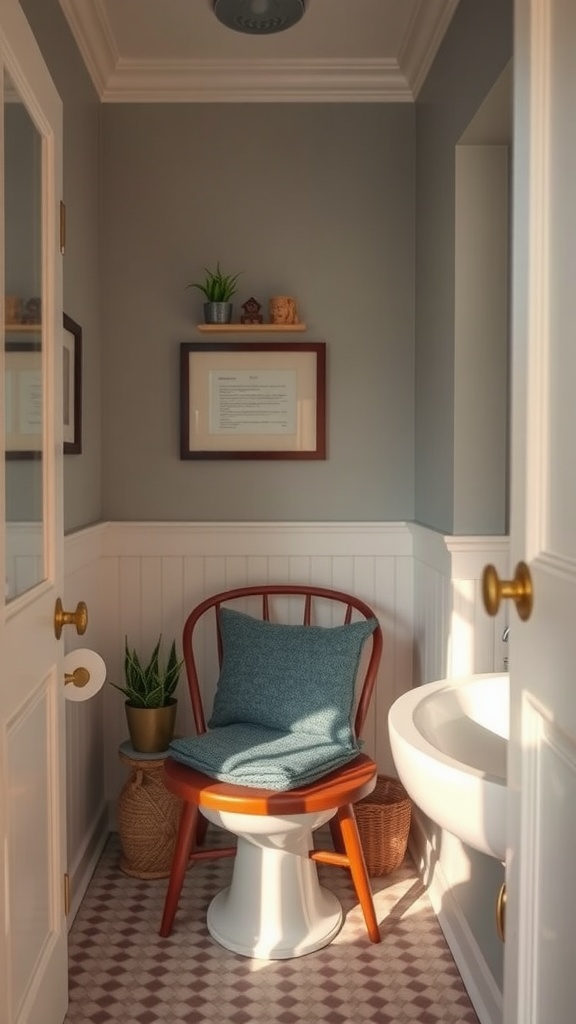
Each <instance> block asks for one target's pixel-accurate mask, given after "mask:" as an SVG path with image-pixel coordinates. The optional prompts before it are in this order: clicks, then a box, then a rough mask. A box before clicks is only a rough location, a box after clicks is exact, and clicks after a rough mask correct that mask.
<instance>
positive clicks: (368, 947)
mask: <svg viewBox="0 0 576 1024" xmlns="http://www.w3.org/2000/svg"><path fill="white" fill-rule="evenodd" d="M119 858H120V846H119V839H118V835H117V834H116V833H113V834H112V835H111V836H110V838H109V840H108V843H107V845H106V848H105V850H104V853H103V855H102V858H101V860H100V863H99V864H98V867H97V869H96V872H95V874H94V876H93V878H92V881H91V883H90V886H89V888H88V891H87V893H86V896H85V898H84V900H83V903H82V906H81V907H80V910H79V911H78V914H77V916H76V919H75V921H74V924H73V926H72V929H71V931H70V937H69V960H70V964H69V976H70V1004H69V1009H68V1014H67V1016H66V1020H65V1024H108V1022H111V1021H115V1022H117V1024H159V1022H166V1024H180V1022H182V1024H260V1022H262V1024H301V1022H306V1024H317V1022H321V1021H326V1022H327V1024H328V1022H329V1024H352V1022H353V1024H437V1022H440V1021H441V1022H443V1024H478V1018H477V1016H476V1014H475V1012H474V1009H473V1007H472V1005H471V1003H470V1000H469V998H468V995H467V993H466V990H465V988H464V986H463V984H462V980H461V978H460V975H459V974H458V971H457V969H456V966H455V964H454V961H453V959H452V955H451V953H450V950H449V949H448V946H447V945H446V942H445V939H444V936H443V935H442V932H441V930H440V927H439V925H438V923H437V920H436V917H435V915H434V912H433V910H432V908H431V906H430V903H429V901H428V897H427V895H426V893H425V890H424V887H423V886H422V883H421V882H420V880H419V878H418V876H417V874H416V871H415V869H414V866H413V864H412V862H411V861H410V860H409V858H406V860H405V862H404V864H403V865H402V867H401V868H400V869H399V870H398V871H396V872H394V873H393V874H392V875H389V876H387V877H384V878H375V879H373V880H372V885H373V890H374V895H375V905H376V913H377V917H378V920H379V922H380V925H381V932H382V942H381V943H380V944H378V945H373V944H372V943H370V942H369V940H368V937H367V935H366V931H365V927H364V921H363V918H362V912H361V910H360V908H359V906H358V905H357V902H356V898H355V894H354V890H353V888H352V884H351V882H350V878H349V875H348V872H346V871H344V870H342V869H338V868H326V867H324V866H322V865H321V866H320V867H319V874H320V877H321V881H322V884H323V885H325V886H326V888H328V889H331V890H332V891H333V892H334V893H335V894H336V896H337V897H338V899H339V900H340V902H341V903H342V906H343V908H344V912H345V922H344V925H343V927H342V929H341V931H340V932H339V934H338V935H337V936H336V938H335V939H334V940H333V941H332V943H331V944H330V945H329V946H327V947H325V948H324V949H321V950H319V951H318V952H316V953H311V954H309V955H308V956H304V957H299V958H296V959H293V960H280V961H278V960H277V961H267V960H252V959H248V958H246V957H242V956H239V955H237V954H235V953H230V952H229V951H228V950H225V949H223V948H222V947H221V946H218V945H217V944H216V943H215V942H214V940H213V939H212V938H211V936H210V935H209V933H208V930H207V928H206V911H207V908H208V904H209V902H210V900H211V899H212V897H213V896H214V895H215V894H216V893H217V892H219V891H220V889H222V888H223V887H224V886H225V885H226V884H227V881H228V879H229V876H230V871H231V867H232V864H231V861H230V860H229V859H224V860H218V861H212V862H211V863H206V864H202V863H197V864H196V865H195V866H194V867H193V868H192V870H191V871H189V872H188V874H187V876H186V881H185V884H184V890H183V893H182V897H181V901H180V908H179V911H178V915H177V917H176V922H175V925H174V929H173V932H172V935H171V936H170V938H168V939H161V938H160V937H159V935H158V927H159V923H160V917H161V913H162V907H163V903H164V896H165V893H166V885H167V882H166V879H155V880H145V881H144V880H141V879H136V878H129V877H127V876H126V875H124V874H123V873H122V872H121V871H120V868H119V866H118V864H119Z"/></svg>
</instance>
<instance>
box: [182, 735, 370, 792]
mask: <svg viewBox="0 0 576 1024" xmlns="http://www.w3.org/2000/svg"><path fill="white" fill-rule="evenodd" d="M359 750H360V747H359V746H356V747H355V748H352V749H351V748H350V747H349V746H348V745H346V746H343V745H340V744H338V743H335V742H331V741H328V740H323V739H321V738H319V737H318V736H312V735H307V734H306V733H293V732H289V733H285V732H278V731H277V730H276V729H267V728H264V726H260V725H247V724H245V723H236V724H234V725H225V726H221V727H220V728H216V729H210V730H209V731H208V732H206V733H203V734H202V735H201V736H189V737H184V738H182V739H175V740H172V742H171V743H170V753H171V755H172V757H173V758H174V760H175V761H180V762H182V764H186V765H188V767H190V768H195V769H197V770H198V771H201V772H204V774H205V775H209V776H210V777H211V778H214V779H218V780H219V781H220V782H232V783H236V785H239V786H255V787H258V788H262V789H277V790H285V789H297V788H298V787H299V786H304V785H307V784H308V783H309V782H314V781H315V780H316V779H320V778H322V776H323V775H327V774H328V772H330V771H332V770H333V769H334V768H339V767H340V766H341V765H343V764H346V763H347V762H348V761H352V760H353V759H354V758H355V757H356V756H357V755H358V753H359Z"/></svg>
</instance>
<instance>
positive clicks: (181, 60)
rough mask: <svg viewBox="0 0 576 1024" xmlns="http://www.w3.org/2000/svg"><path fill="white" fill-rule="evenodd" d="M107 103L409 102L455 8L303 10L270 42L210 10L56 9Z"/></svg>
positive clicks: (388, 4) (330, 6)
mask: <svg viewBox="0 0 576 1024" xmlns="http://www.w3.org/2000/svg"><path fill="white" fill-rule="evenodd" d="M60 5H61V7H62V9H63V11H64V14H65V16H66V18H67V20H68V23H69V25H70V27H71V29H72V32H73V34H74V37H75V39H76V41H77V43H78V46H79V48H80V52H81V54H82V56H83V58H84V61H85V64H86V67H87V68H88V71H89V72H90V75H91V78H92V81H93V82H94V85H95V87H96V89H97V92H98V94H99V96H100V98H101V99H102V100H103V101H104V102H139V101H141V102H226V103H230V102H252V101H255V102H256V101H257V102H263V101H271V102H278V101H289V102H345V101H356V102H368V103H370V102H386V101H392V102H399V101H403V102H410V101H413V100H414V99H415V98H416V96H417V95H418V91H419V89H420V87H421V85H422V83H423V81H424V79H425V77H426V74H427V73H428V70H429V68H430V65H431V63H432V60H433V59H434V56H435V54H436V51H437V49H438V47H439V45H440V42H441V41H442V38H443V36H444V34H445V32H446V29H447V27H448V25H449V23H450V20H451V18H452V15H453V14H454V11H455V10H456V7H457V5H458V0H306V12H305V14H304V17H303V18H302V19H301V20H300V21H299V22H298V23H297V24H296V25H294V26H293V27H292V28H290V29H287V30H286V31H284V32H279V33H277V34H275V35H267V36H259V37H256V36H250V35H244V34H243V33H240V32H234V31H232V30H231V29H228V28H225V26H224V25H222V24H221V23H220V22H219V21H218V20H217V19H216V17H215V15H214V13H213V10H212V6H213V5H212V0H60Z"/></svg>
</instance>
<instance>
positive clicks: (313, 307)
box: [101, 104, 414, 520]
mask: <svg viewBox="0 0 576 1024" xmlns="http://www.w3.org/2000/svg"><path fill="white" fill-rule="evenodd" d="M102 175H103V176H102V201H103V217H102V249H101V253H102V295H103V296H104V303H103V321H102V328H103V330H102V336H103V346H104V362H103V380H104V394H105V415H104V420H103V431H104V462H103V465H104V470H103V473H104V476H103V479H104V515H105V517H106V518H109V519H115V520H126V519H152V520H159V519H168V520H170V519H174V520H228V519H238V520H251V519H263V520H279V519H288V520H316V519H328V520H331V519H334V520H353V519H355V520H395V519H411V518H412V516H413V511H414V506H413V478H414V474H413V451H414V438H413V423H414V397H413V386H414V385H413V382H414V363H413V310H414V293H413V267H414V248H413V245H414V110H413V107H411V106H408V105H394V106H389V105H387V106H374V105H356V104H343V105H305V104H304V105H303V104H296V105H284V104H283V105H279V106H277V105H270V104H261V105H235V104H232V105H214V104H209V105H182V104H179V105H110V106H107V107H105V108H104V110H103V150H102ZM217 259H219V260H220V261H221V263H222V267H223V269H224V271H225V272H228V273H231V272H236V271H238V270H241V271H242V272H243V273H242V276H241V278H240V290H239V293H238V295H237V296H236V299H237V310H236V311H237V314H238V313H239V308H238V307H239V305H240V304H241V303H242V302H244V301H245V300H246V299H247V298H248V297H249V296H250V295H255V296H256V298H257V299H259V301H261V302H262V303H263V304H267V301H268V297H269V296H270V295H272V294H275V293H284V294H285V293H288V294H293V295H296V296H297V298H298V301H299V309H300V313H301V318H302V319H303V320H305V321H306V323H307V325H308V331H307V334H306V335H295V336H291V337H286V336H284V337H285V340H294V338H296V339H301V340H303V339H304V338H307V339H310V340H313V341H316V340H319V341H326V343H327V362H328V370H327V376H328V380H327V405H328V428H327V437H328V457H327V460H326V461H322V462H294V461H288V462H285V461H284V462H281V461H269V460H266V461H263V462H262V461H256V460H250V461H242V462H238V461H236V462H234V461H208V462H198V461H184V462H183V461H180V459H179V440H178V439H179V371H178V353H179V345H180V342H183V341H191V340H194V339H196V340H202V336H201V335H199V334H198V333H197V331H196V329H195V324H196V323H197V322H198V320H199V319H201V303H202V296H201V295H200V294H199V293H198V292H197V291H195V290H188V291H186V290H185V285H186V284H187V283H188V282H189V281H190V280H198V278H199V277H200V278H201V277H202V276H203V271H202V268H203V267H204V266H213V265H214V264H215V262H216V260H217ZM204 340H205V339H204ZM221 340H222V339H221ZM224 340H226V339H224ZM271 340H281V337H280V338H279V337H278V336H275V337H274V338H273V339H271Z"/></svg>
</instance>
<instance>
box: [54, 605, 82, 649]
mask: <svg viewBox="0 0 576 1024" xmlns="http://www.w3.org/2000/svg"><path fill="white" fill-rule="evenodd" d="M87 625H88V609H87V607H86V605H85V603H84V601H78V604H77V605H76V611H73V612H65V611H64V608H63V606H62V601H61V600H60V598H59V597H57V598H56V605H55V607H54V635H55V637H56V639H57V640H59V639H60V637H61V636H62V629H63V627H64V626H76V632H77V633H78V635H79V636H82V634H83V633H85V632H86V626H87Z"/></svg>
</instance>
